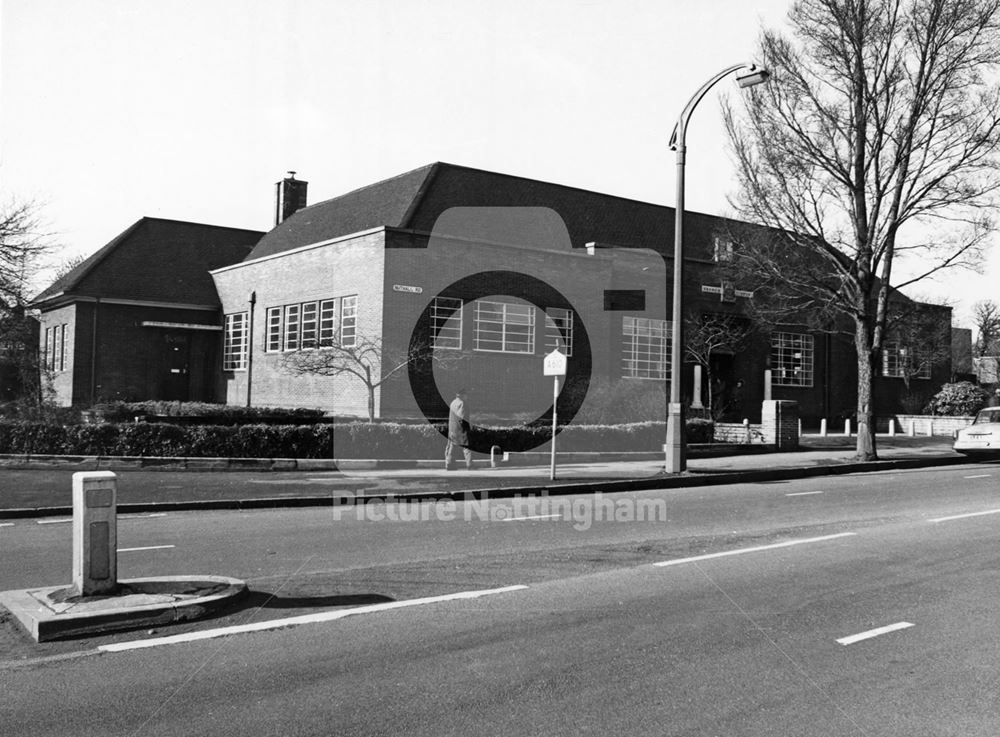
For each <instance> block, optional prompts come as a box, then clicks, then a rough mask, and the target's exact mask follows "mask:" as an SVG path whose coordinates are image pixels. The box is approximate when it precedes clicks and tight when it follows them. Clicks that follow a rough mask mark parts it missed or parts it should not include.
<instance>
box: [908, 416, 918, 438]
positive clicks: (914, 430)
mask: <svg viewBox="0 0 1000 737" xmlns="http://www.w3.org/2000/svg"><path fill="white" fill-rule="evenodd" d="M906 434H907V435H909V436H910V437H911V438H912V437H913V436H914V435H916V434H917V424H916V422H914V421H913V420H910V424H909V426H908V427H907V428H906Z"/></svg>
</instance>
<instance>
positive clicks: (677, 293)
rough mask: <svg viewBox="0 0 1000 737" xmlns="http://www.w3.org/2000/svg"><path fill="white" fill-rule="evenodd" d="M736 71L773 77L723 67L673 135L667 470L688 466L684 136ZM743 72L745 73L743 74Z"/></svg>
mask: <svg viewBox="0 0 1000 737" xmlns="http://www.w3.org/2000/svg"><path fill="white" fill-rule="evenodd" d="M734 72H735V73H736V81H737V82H738V83H739V85H740V87H752V86H754V85H756V84H761V83H762V82H765V81H767V78H768V76H770V75H769V74H768V72H767V70H766V69H762V68H760V67H758V66H756V65H755V64H735V65H733V66H731V67H727V68H726V69H723V70H722V71H721V72H719V73H718V74H716V75H715V76H714V77H712V78H711V79H710V80H708V81H707V82H705V84H703V85H702V86H701V88H700V89H699V90H698V91H697V92H695V93H694V96H692V97H691V99H690V100H688V103H687V105H685V106H684V109H683V110H682V111H681V116H680V118H678V120H677V125H676V126H674V133H673V135H672V136H671V137H670V148H671V149H673V150H674V151H676V152H677V203H676V206H675V210H674V292H673V305H672V308H671V310H672V313H671V331H670V341H671V342H670V402H669V403H668V404H667V444H666V447H665V450H666V467H665V470H666V472H667V473H681V472H682V471H684V470H685V469H686V468H687V458H686V453H685V447H684V405H683V404H681V350H682V343H681V341H682V340H683V331H682V330H681V322H682V319H683V318H682V315H683V313H682V308H683V299H682V296H681V289H682V282H683V271H684V163H685V155H686V153H687V145H686V143H685V139H686V136H687V125H688V120H690V118H691V113H693V112H694V109H695V107H697V105H698V103H699V102H701V99H702V98H703V97H704V96H705V94H706V93H707V92H708V91H709V90H710V89H711V88H712V87H713V86H715V84H716V83H717V82H719V81H720V80H722V79H723V78H725V77H727V76H729V75H730V74H733V73H734ZM741 72H742V73H741Z"/></svg>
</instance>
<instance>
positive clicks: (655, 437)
mask: <svg viewBox="0 0 1000 737" xmlns="http://www.w3.org/2000/svg"><path fill="white" fill-rule="evenodd" d="M443 429H444V428H443V427H441V426H439V427H435V426H431V425H427V424H424V425H403V424H397V423H382V424H368V423H363V422H352V423H345V424H338V425H239V426H230V425H189V426H181V425H169V424H159V423H144V422H139V423H127V424H124V423H123V424H112V423H103V424H98V425H53V424H46V423H40V422H2V423H0V453H10V454H31V455H103V456H168V457H169V456H175V457H196V458H330V457H336V458H437V457H439V456H441V455H442V453H443V451H444V443H445V440H444V436H443V432H442V430H443ZM665 432H666V431H665V425H664V423H662V422H641V423H633V424H629V425H614V426H602V425H570V426H569V427H566V428H564V429H563V430H562V432H561V433H560V434H559V449H560V450H561V451H619V452H621V451H658V450H659V449H660V448H661V447H662V445H663V440H664V435H665ZM550 434H551V430H550V429H549V428H544V427H511V428H486V429H482V428H475V429H474V430H473V434H472V442H473V444H474V445H475V444H476V443H477V441H478V442H479V443H480V444H485V447H486V449H487V450H488V447H489V445H490V444H496V445H499V446H500V447H501V448H502V449H504V450H515V451H516V450H519V449H520V450H529V449H532V448H537V449H544V447H545V445H546V443H547V441H548V440H549V437H550ZM711 438H712V423H711V422H707V421H705V420H689V421H688V442H691V443H699V442H711Z"/></svg>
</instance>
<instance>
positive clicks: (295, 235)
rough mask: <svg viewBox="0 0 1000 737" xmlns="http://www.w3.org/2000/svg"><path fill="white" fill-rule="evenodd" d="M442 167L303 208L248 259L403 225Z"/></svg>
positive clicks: (416, 172)
mask: <svg viewBox="0 0 1000 737" xmlns="http://www.w3.org/2000/svg"><path fill="white" fill-rule="evenodd" d="M439 166H441V164H431V165H429V166H424V167H421V168H419V169H414V170H413V171H409V172H406V173H405V174H400V175H399V176H395V177H392V178H391V179H385V180H383V181H381V182H376V183H375V184H369V185H368V186H366V187H362V188H361V189H356V190H354V191H353V192H348V193H347V194H343V195H340V196H339V197H334V198H333V199H332V200H326V201H325V202H319V203H317V204H315V205H311V206H309V207H306V208H304V209H302V210H299V211H298V212H296V213H295V214H294V215H292V216H290V217H289V218H288V219H286V220H285V221H284V222H282V223H281V224H280V225H278V226H277V227H276V228H274V230H272V231H270V232H269V233H268V234H267V235H265V236H264V237H263V238H262V239H261V241H260V243H258V244H257V247H256V248H254V249H253V252H251V254H250V255H249V256H248V257H247V260H252V259H255V258H262V257H264V256H271V255H274V254H275V253H281V252H282V251H289V250H291V249H293V248H298V247H299V246H308V245H311V244H313V243H318V242H320V241H324V240H327V239H330V238H336V237H338V236H342V235H349V234H351V233H358V232H361V231H363V230H369V229H371V228H378V227H380V226H383V225H384V226H393V227H402V224H403V223H404V222H405V221H406V219H407V217H408V214H409V212H410V209H411V208H412V207H413V205H414V203H416V202H418V201H419V199H420V195H421V193H422V192H423V188H424V186H425V185H426V183H427V181H428V179H429V178H430V177H431V176H432V175H433V172H434V170H435V169H436V168H437V167H439Z"/></svg>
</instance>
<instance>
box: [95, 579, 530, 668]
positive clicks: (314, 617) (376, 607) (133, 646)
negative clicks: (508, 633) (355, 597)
mask: <svg viewBox="0 0 1000 737" xmlns="http://www.w3.org/2000/svg"><path fill="white" fill-rule="evenodd" d="M526 588H528V587H527V586H523V585H517V586H504V587H503V588H499V589H481V590H479V591H459V592H458V593H456V594H445V595H443V596H428V597H425V598H423V599H404V600H403V601H390V602H386V603H384V604H370V605H368V606H359V607H354V608H352V609H337V610H334V611H328V612H316V613H315V614H303V615H301V616H298V617H285V618H284V619H272V620H269V621H267V622H251V623H249V624H238V625H233V626H232V627H218V628H216V629H212V630H201V631H200V632H186V633H184V634H181V635H170V636H168V637H153V638H150V639H148V640H133V641H132V642H115V643H111V644H109V645H99V646H98V647H97V649H98V650H100V651H101V652H106V653H115V652H122V651H124V650H138V649H140V648H146V647H157V646H159V645H174V644H177V643H181V642H194V641H195V640H210V639H213V638H215V637H226V636H228V635H236V634H241V633H244V632H262V631H265V630H273V629H279V628H281V627H292V626H295V625H299V624H314V623H317V622H332V621H333V620H336V619H344V618H345V617H350V616H354V615H357V614H373V613H375V612H383V611H387V610H389V609H403V608H405V607H412V606H420V605H421V604H436V603H437V602H441V601H455V600H459V599H478V598H479V597H481V596H491V595H493V594H506V593H508V592H510V591H520V590H522V589H526Z"/></svg>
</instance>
